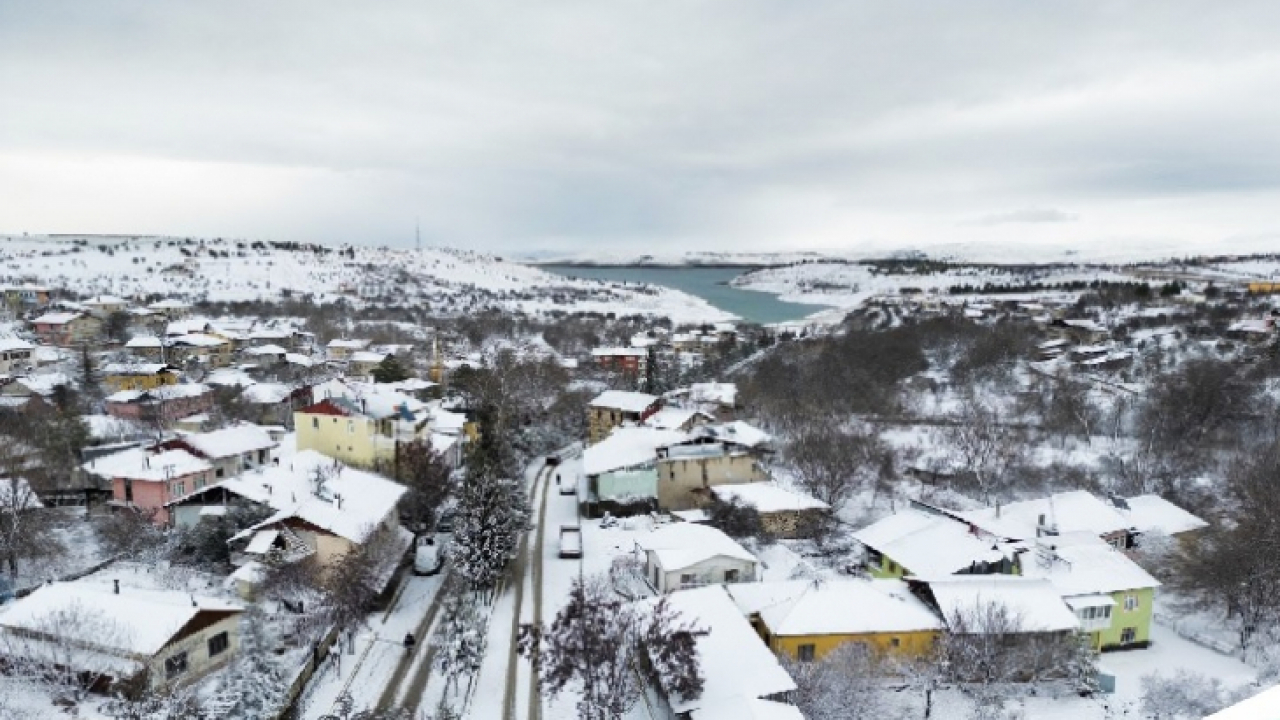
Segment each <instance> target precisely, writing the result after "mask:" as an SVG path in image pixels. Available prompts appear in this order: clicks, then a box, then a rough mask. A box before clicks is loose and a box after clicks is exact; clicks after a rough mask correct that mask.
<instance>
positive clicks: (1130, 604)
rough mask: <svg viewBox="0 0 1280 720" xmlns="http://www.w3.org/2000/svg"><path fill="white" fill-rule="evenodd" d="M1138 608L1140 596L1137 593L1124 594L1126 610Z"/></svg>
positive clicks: (1130, 610)
mask: <svg viewBox="0 0 1280 720" xmlns="http://www.w3.org/2000/svg"><path fill="white" fill-rule="evenodd" d="M1137 609H1138V596H1137V595H1125V596H1124V611H1125V612H1133V611H1134V610H1137Z"/></svg>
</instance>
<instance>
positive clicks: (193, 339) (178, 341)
mask: <svg viewBox="0 0 1280 720" xmlns="http://www.w3.org/2000/svg"><path fill="white" fill-rule="evenodd" d="M228 342H230V341H228V340H227V339H226V338H221V337H218V336H217V335H209V334H208V333H188V334H186V335H179V336H178V337H175V338H173V344H174V345H187V346H190V347H218V346H220V345H226V344H228Z"/></svg>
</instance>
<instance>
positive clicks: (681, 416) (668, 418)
mask: <svg viewBox="0 0 1280 720" xmlns="http://www.w3.org/2000/svg"><path fill="white" fill-rule="evenodd" d="M695 415H701V416H703V417H705V418H707V419H708V420H710V419H711V418H710V416H709V415H707V414H706V413H703V412H699V411H697V410H688V409H685V408H678V407H664V408H662V409H661V410H659V411H658V412H656V413H654V414H652V415H650V416H649V417H648V418H647V419H646V420H645V421H644V424H645V425H647V426H649V427H652V428H658V429H659V430H676V429H678V428H679V427H680V426H681V425H684V424H685V423H687V422H689V421H690V420H692V419H693V418H694V416H695Z"/></svg>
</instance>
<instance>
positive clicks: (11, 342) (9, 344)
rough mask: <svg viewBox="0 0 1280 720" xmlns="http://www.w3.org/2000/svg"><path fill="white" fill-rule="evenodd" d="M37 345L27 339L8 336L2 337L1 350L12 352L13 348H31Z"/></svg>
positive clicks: (0, 339)
mask: <svg viewBox="0 0 1280 720" xmlns="http://www.w3.org/2000/svg"><path fill="white" fill-rule="evenodd" d="M34 347H35V346H34V345H32V344H31V343H29V342H27V341H26V340H19V339H18V338H13V337H6V338H0V352H10V351H12V350H31V349H32V348H34Z"/></svg>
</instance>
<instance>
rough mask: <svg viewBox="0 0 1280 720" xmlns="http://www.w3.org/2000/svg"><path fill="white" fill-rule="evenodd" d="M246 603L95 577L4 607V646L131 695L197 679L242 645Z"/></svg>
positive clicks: (0, 625) (0, 627)
mask: <svg viewBox="0 0 1280 720" xmlns="http://www.w3.org/2000/svg"><path fill="white" fill-rule="evenodd" d="M243 611H244V608H243V606H241V605H239V604H238V603H234V602H228V601H225V600H217V599H213V598H205V597H200V596H197V595H191V594H189V593H187V592H177V591H155V590H139V589H135V588H121V587H120V586H119V584H118V583H117V584H116V585H115V586H114V587H112V586H107V585H103V584H100V583H94V582H89V581H83V580H82V581H75V582H61V583H53V584H50V585H45V586H43V587H40V588H39V589H37V590H36V591H35V592H33V593H31V594H30V595H28V596H26V597H25V598H22V599H21V600H18V601H17V602H14V603H13V604H12V605H10V606H9V607H8V609H7V610H5V612H3V613H0V653H3V654H5V655H9V656H11V657H13V656H16V657H18V658H25V659H28V660H34V661H38V662H39V661H44V662H56V663H58V664H71V665H72V666H73V667H74V669H75V670H78V671H80V672H83V673H85V674H86V675H87V676H89V677H91V678H100V682H99V683H98V684H96V686H95V689H98V690H103V691H108V692H112V693H116V692H120V693H124V694H129V695H136V694H141V693H142V692H144V691H151V692H155V691H159V690H163V689H165V688H169V687H173V686H176V685H180V684H184V683H188V682H191V681H193V680H196V679H198V678H200V677H201V676H203V675H205V674H206V673H208V672H210V671H211V670H213V669H215V668H217V667H219V666H222V665H224V664H226V662H227V661H229V660H230V659H231V658H232V657H234V656H235V654H236V652H237V651H238V650H239V647H240V637H239V636H240V631H239V620H240V614H241V613H242V612H243Z"/></svg>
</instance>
